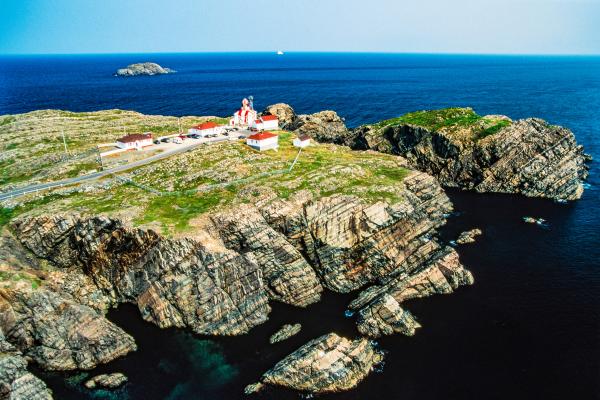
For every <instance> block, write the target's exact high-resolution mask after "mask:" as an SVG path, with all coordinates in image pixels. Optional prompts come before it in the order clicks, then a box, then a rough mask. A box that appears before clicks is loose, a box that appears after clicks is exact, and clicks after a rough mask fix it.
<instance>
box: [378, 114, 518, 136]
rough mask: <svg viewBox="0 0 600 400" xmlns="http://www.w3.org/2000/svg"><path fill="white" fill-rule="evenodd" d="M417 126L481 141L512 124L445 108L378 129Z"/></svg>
mask: <svg viewBox="0 0 600 400" xmlns="http://www.w3.org/2000/svg"><path fill="white" fill-rule="evenodd" d="M402 124H409V125H416V126H420V127H423V128H426V129H429V130H431V131H442V132H445V133H447V134H450V135H451V134H452V133H454V132H459V131H462V132H465V131H466V132H468V134H467V135H466V136H467V137H468V138H470V139H471V140H480V139H483V138H484V137H487V136H490V135H493V134H495V133H497V132H498V131H500V130H501V129H502V128H504V127H507V126H509V125H510V124H511V122H510V121H509V120H505V119H500V118H489V117H482V116H481V115H478V114H477V113H476V112H475V111H473V110H472V109H471V108H444V109H440V110H427V111H416V112H412V113H408V114H405V115H403V116H401V117H398V118H392V119H388V120H385V121H382V122H379V123H378V124H375V127H377V128H385V127H388V126H393V125H402Z"/></svg>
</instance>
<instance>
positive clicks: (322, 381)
mask: <svg viewBox="0 0 600 400" xmlns="http://www.w3.org/2000/svg"><path fill="white" fill-rule="evenodd" d="M381 361H383V354H382V353H381V352H380V351H378V350H377V348H376V347H375V344H374V343H373V342H371V341H370V340H368V339H365V338H360V339H356V340H349V339H346V338H344V337H341V336H338V335H337V334H335V333H329V334H327V335H324V336H321V337H319V338H317V339H314V340H311V341H310V342H308V343H306V344H305V345H303V346H302V347H300V348H299V349H298V350H296V351H294V352H293V353H292V354H290V355H288V356H287V357H285V358H284V359H283V360H281V361H280V362H278V363H277V364H276V365H275V366H274V367H273V368H272V369H270V370H268V371H267V372H265V374H264V375H263V376H262V379H261V381H262V384H268V385H274V386H282V387H287V388H290V389H294V390H298V391H302V392H310V393H327V392H340V391H344V390H349V389H352V388H353V387H355V386H356V385H358V383H359V382H360V381H362V380H363V379H364V378H365V377H366V376H367V375H368V374H369V373H370V372H371V370H372V369H373V367H374V366H375V365H376V364H378V363H380V362H381ZM260 388H261V385H260V384H259V385H257V384H254V385H251V386H249V387H248V388H247V393H248V392H253V391H257V390H260Z"/></svg>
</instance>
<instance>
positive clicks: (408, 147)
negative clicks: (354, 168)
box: [329, 118, 588, 200]
mask: <svg viewBox="0 0 600 400" xmlns="http://www.w3.org/2000/svg"><path fill="white" fill-rule="evenodd" d="M342 137H343V138H346V137H347V135H342ZM329 141H332V142H335V139H334V138H332V139H331V140H329ZM349 145H350V146H352V147H353V148H356V149H373V150H377V151H381V152H385V153H392V154H399V155H402V156H404V157H406V158H407V159H408V161H409V163H410V164H411V166H412V167H413V168H417V169H419V170H421V171H425V172H428V173H430V174H432V175H434V176H436V177H437V178H438V179H439V180H440V182H441V183H442V184H443V185H445V186H448V187H460V188H464V189H471V190H475V191H477V192H482V193H483V192H486V193H487V192H495V193H520V194H523V195H525V196H529V197H546V198H552V199H557V200H575V199H578V198H580V197H581V195H582V193H583V184H582V180H583V179H586V178H587V176H588V168H587V166H586V165H585V162H586V161H587V158H586V156H585V154H584V153H583V148H582V147H581V146H579V145H577V142H576V141H575V136H574V135H573V133H572V132H571V131H570V130H568V129H566V128H563V127H560V126H555V125H549V124H548V123H546V122H545V121H543V120H541V119H537V118H530V119H524V120H518V121H514V122H513V123H511V124H510V125H508V126H506V127H504V128H502V129H500V130H499V131H498V132H497V133H495V134H492V135H489V136H487V137H484V138H482V139H480V140H474V139H472V138H467V139H465V137H464V135H461V134H460V132H452V131H447V130H443V129H442V130H438V131H432V130H428V129H426V128H423V127H418V126H414V125H407V124H396V125H394V124H392V125H385V126H384V127H380V126H378V125H365V126H361V127H358V128H356V129H355V130H354V131H353V137H352V140H351V143H349Z"/></svg>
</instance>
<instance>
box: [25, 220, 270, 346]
mask: <svg viewBox="0 0 600 400" xmlns="http://www.w3.org/2000/svg"><path fill="white" fill-rule="evenodd" d="M73 218H74V217H64V216H60V215H59V216H52V217H37V218H29V219H27V218H26V219H21V220H18V221H16V222H15V223H14V224H13V228H14V229H15V231H17V232H19V237H20V238H21V240H22V242H23V244H24V245H25V246H27V247H28V248H32V251H35V252H37V253H38V254H44V255H46V257H47V258H48V259H50V260H51V261H53V262H55V263H57V264H58V265H76V266H78V267H79V268H80V269H81V270H82V271H84V273H85V274H86V275H88V276H90V277H91V279H92V280H93V281H94V283H95V284H96V286H98V287H99V288H100V289H101V290H102V291H103V293H104V294H105V295H107V296H108V297H110V298H111V299H112V300H113V301H114V302H132V303H135V304H137V305H138V307H139V309H140V311H141V314H142V317H143V318H144V319H146V320H148V321H152V322H154V323H156V324H157V325H158V326H160V327H171V326H175V327H189V328H190V329H192V330H193V331H194V332H196V333H199V334H210V335H237V334H242V333H245V332H247V331H248V330H249V329H250V328H252V327H253V326H256V325H258V324H260V323H262V322H264V321H265V320H266V319H267V315H268V313H269V312H270V307H269V305H268V298H267V293H266V290H265V287H264V284H263V278H262V270H261V269H260V268H259V267H258V266H257V265H256V263H255V262H254V261H253V260H252V259H251V258H249V257H246V256H244V255H241V254H239V253H237V252H235V251H232V250H228V249H226V248H225V247H218V248H211V249H208V248H206V247H205V246H203V245H201V244H200V243H198V242H197V241H195V240H192V239H179V240H169V239H165V238H163V237H161V236H159V235H157V234H156V233H154V232H153V231H145V230H140V229H132V228H128V227H126V226H124V225H123V224H122V222H120V221H118V220H111V219H109V218H105V217H98V218H88V219H85V218H81V219H76V218H75V222H73ZM64 219H67V220H69V221H71V222H70V229H67V230H65V231H64V232H63V231H62V230H58V229H54V228H53V227H54V226H55V225H61V224H63V222H62V221H63V220H64ZM56 232H60V238H55V237H53V235H54V234H55V233H56ZM32 237H37V238H38V239H40V240H32ZM30 246H31V247H30ZM46 246H49V247H46ZM40 247H42V248H40ZM34 249H35V250H34ZM54 249H61V250H62V251H61V252H60V254H59V255H57V256H55V255H56V254H57V252H56V251H55V250H54Z"/></svg>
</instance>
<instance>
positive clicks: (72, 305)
mask: <svg viewBox="0 0 600 400" xmlns="http://www.w3.org/2000/svg"><path fill="white" fill-rule="evenodd" d="M0 328H2V330H3V331H4V332H5V335H6V340H7V341H9V342H10V343H11V344H13V345H14V346H15V347H17V348H18V349H19V350H20V351H21V352H23V354H24V355H26V356H27V357H29V358H31V359H33V360H35V362H36V363H37V364H39V365H40V366H42V367H43V368H45V369H49V370H74V369H91V368H94V367H95V366H97V365H98V364H103V363H107V362H109V361H112V360H114V359H116V358H118V357H121V356H124V355H125V354H127V353H129V352H130V351H134V350H136V344H135V341H134V340H133V338H132V337H131V336H129V335H128V334H127V333H125V332H124V331H123V330H122V329H121V328H119V327H118V326H116V325H115V324H113V323H112V322H110V321H109V320H107V319H106V318H105V317H104V316H103V315H102V314H99V313H98V312H97V311H95V310H94V309H92V308H90V307H87V306H84V305H81V304H79V303H76V302H75V301H73V300H72V299H70V298H68V297H62V296H61V295H60V294H58V293H56V292H52V291H49V290H46V289H45V288H44V287H39V288H36V289H32V288H31V287H29V288H25V287H24V286H16V287H2V288H0Z"/></svg>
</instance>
